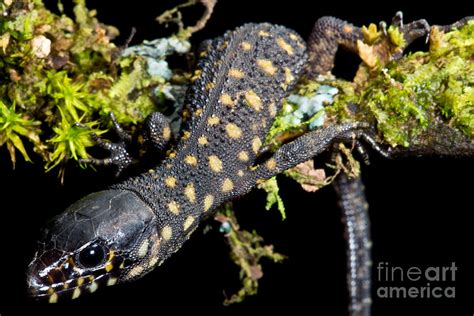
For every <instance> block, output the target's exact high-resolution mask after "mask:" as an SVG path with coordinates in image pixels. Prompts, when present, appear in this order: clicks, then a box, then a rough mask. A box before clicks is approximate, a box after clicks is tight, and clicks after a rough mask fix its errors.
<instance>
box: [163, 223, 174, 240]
mask: <svg viewBox="0 0 474 316" xmlns="http://www.w3.org/2000/svg"><path fill="white" fill-rule="evenodd" d="M172 235H173V229H172V228H171V226H165V227H163V229H162V230H161V236H162V237H163V239H164V240H170V239H171V236H172Z"/></svg>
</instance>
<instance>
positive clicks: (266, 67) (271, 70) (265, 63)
mask: <svg viewBox="0 0 474 316" xmlns="http://www.w3.org/2000/svg"><path fill="white" fill-rule="evenodd" d="M257 65H258V67H260V69H262V70H263V72H265V73H266V74H267V75H269V76H273V75H275V73H276V72H277V69H276V67H275V66H273V63H272V61H271V60H268V59H257Z"/></svg>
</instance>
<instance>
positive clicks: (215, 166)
mask: <svg viewBox="0 0 474 316" xmlns="http://www.w3.org/2000/svg"><path fill="white" fill-rule="evenodd" d="M208 159H209V167H211V170H212V171H214V172H221V171H222V161H221V160H220V159H219V157H217V156H215V155H211V156H209V157H208Z"/></svg>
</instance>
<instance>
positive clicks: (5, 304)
mask: <svg viewBox="0 0 474 316" xmlns="http://www.w3.org/2000/svg"><path fill="white" fill-rule="evenodd" d="M64 2H66V1H64ZM172 3H173V1H155V2H152V1H145V0H135V1H127V2H125V3H122V4H120V3H117V2H114V1H89V6H90V7H92V8H96V9H98V12H99V19H101V20H102V21H104V22H105V23H108V24H111V25H115V26H117V27H119V29H120V30H121V32H122V35H121V37H120V38H119V39H118V40H117V43H118V44H121V43H123V41H124V40H125V38H126V37H127V36H128V33H129V30H130V29H131V27H133V26H134V27H136V28H137V34H136V36H135V38H134V40H133V42H132V44H134V43H139V42H141V41H142V40H143V39H154V38H157V37H159V36H164V35H167V34H169V30H163V28H161V27H160V26H158V24H157V23H156V22H155V21H154V17H155V16H157V15H158V14H159V13H160V12H162V11H163V10H164V9H167V8H170V7H172V6H173V5H172ZM464 3H467V2H464V1H458V2H455V1H450V2H449V3H446V2H443V4H434V3H433V2H431V3H428V2H426V3H421V2H418V3H416V4H415V3H414V1H410V2H405V3H399V2H397V3H394V2H389V1H387V2H381V1H379V2H377V3H375V2H374V3H369V2H366V1H353V2H352V3H350V4H349V3H348V4H345V3H341V2H339V1H324V2H321V1H310V0H306V1H304V0H293V1H285V2H281V3H280V2H276V1H256V0H253V1H248V0H241V1H225V0H221V1H220V2H219V3H218V5H217V6H216V9H215V12H214V15H213V17H212V18H211V20H210V22H209V24H208V25H207V27H206V29H205V30H204V31H202V32H200V33H198V34H196V36H195V37H194V43H195V44H196V43H198V42H199V41H200V40H203V39H206V38H211V37H215V36H218V35H220V34H222V33H223V32H224V31H225V30H227V29H232V28H234V27H236V26H238V25H241V24H242V23H244V22H250V21H254V22H258V21H267V22H271V23H278V24H283V25H286V26H288V27H290V28H293V29H295V30H296V31H298V32H299V33H300V34H301V35H302V36H303V37H307V36H308V34H309V32H310V30H311V28H312V25H313V23H314V21H315V20H316V19H317V18H318V17H320V16H323V15H333V16H338V17H340V18H343V19H345V20H349V21H351V22H353V23H354V24H356V25H362V24H367V23H368V22H377V21H380V20H386V21H389V20H390V19H391V17H392V16H393V14H394V13H395V12H396V11H397V10H402V11H404V13H405V20H406V21H410V20H414V19H419V18H426V19H428V21H429V22H431V23H434V24H448V23H451V22H454V21H456V20H458V19H460V18H462V17H463V16H466V15H469V14H472V10H469V9H468V8H467V7H466V6H467V4H464ZM65 4H66V5H67V3H65ZM197 13H199V12H195V11H193V10H191V11H188V14H189V16H196V14H197ZM416 45H417V46H416V48H417V49H423V48H424V45H423V41H419V42H418V43H416ZM356 62H357V60H356V59H355V58H351V57H350V56H348V55H345V54H338V67H337V69H336V73H337V74H338V75H341V76H345V77H350V75H351V74H352V73H353V71H354V69H355V65H356ZM19 160H20V162H19V163H18V164H17V169H16V170H15V171H12V170H11V165H10V163H9V157H8V155H7V152H6V149H5V148H2V149H1V150H0V183H1V189H0V197H1V202H0V225H1V228H0V244H1V249H0V256H1V257H0V265H1V266H0V286H1V290H0V315H2V316H3V315H19V314H24V313H30V314H31V313H33V312H34V313H35V314H40V315H42V314H46V313H48V314H49V315H56V314H57V315H68V314H71V313H74V312H78V313H79V312H80V313H81V314H84V313H86V314H87V313H92V314H96V313H97V314H99V313H108V314H109V315H117V314H125V313H126V312H125V311H126V310H127V309H131V310H134V311H136V312H137V313H141V312H143V313H145V311H148V312H147V313H151V314H156V315H164V314H168V313H177V314H178V315H179V314H182V313H183V314H184V313H193V314H196V313H197V314H201V313H206V314H210V315H213V314H237V313H239V314H241V313H245V312H249V311H258V312H266V313H268V314H269V313H274V312H279V311H283V310H289V311H291V312H292V314H294V315H303V314H312V315H345V314H346V306H347V293H346V283H345V282H346V279H345V260H346V259H345V244H344V239H343V227H342V225H341V223H340V211H339V209H338V208H337V205H336V196H335V194H334V192H333V190H332V188H331V187H327V188H324V189H322V190H321V191H320V192H317V193H306V192H303V191H302V190H301V189H300V188H299V186H298V185H297V184H295V183H294V182H293V181H291V180H288V179H286V178H283V177H280V178H279V180H280V184H281V192H282V197H283V199H284V201H285V204H286V207H287V215H288V218H287V220H285V221H283V222H282V221H281V220H280V216H279V214H278V212H277V211H270V212H266V211H265V210H264V194H263V193H262V192H259V191H256V192H252V193H250V194H249V195H248V196H246V197H243V198H241V199H239V200H238V201H236V202H235V206H236V210H237V211H238V213H237V214H238V216H239V219H240V221H241V224H242V226H243V227H244V228H246V229H249V230H252V229H257V230H258V231H259V232H260V233H261V234H262V235H263V236H264V237H265V238H266V240H267V241H268V242H269V243H273V244H274V245H275V248H276V249H277V250H278V251H280V252H282V253H284V254H287V255H288V256H289V259H288V260H286V261H285V262H284V263H283V264H271V263H269V262H264V272H265V276H264V278H263V279H262V280H261V282H260V284H261V287H260V289H259V294H258V295H257V296H255V297H250V298H248V299H247V300H246V301H245V302H244V303H242V304H237V305H234V306H231V307H223V306H222V304H221V303H222V300H223V297H224V294H223V293H224V290H226V291H227V292H230V291H232V290H236V289H237V286H238V285H239V283H238V271H237V269H236V268H235V267H234V266H233V264H232V263H231V261H230V259H229V257H228V254H227V251H228V248H227V247H226V246H225V243H224V238H222V236H221V235H220V234H219V233H218V231H217V229H213V230H211V231H210V232H209V233H207V234H205V235H204V234H203V233H202V230H198V231H197V232H196V233H195V234H194V236H193V238H191V240H190V241H189V242H188V243H187V244H185V246H184V247H183V248H182V249H181V250H180V251H179V252H178V253H177V254H175V255H174V256H173V257H172V258H171V259H169V260H168V261H167V262H166V263H165V264H164V265H163V266H161V267H160V268H158V269H156V271H154V272H152V273H150V275H148V276H147V277H145V278H144V279H142V280H139V281H136V282H134V283H131V284H126V285H122V286H116V287H112V288H107V289H106V290H101V291H98V292H97V293H95V294H94V295H90V296H88V297H83V298H81V299H79V300H76V301H73V302H67V303H64V304H56V305H44V304H37V303H35V302H31V301H29V300H27V299H26V297H25V272H24V271H25V267H26V265H27V264H28V261H29V260H30V258H31V256H32V252H33V250H32V245H33V243H34V240H35V238H36V234H37V231H38V230H39V227H40V226H41V225H42V224H43V223H44V222H45V221H46V220H47V219H48V218H50V217H51V216H52V215H53V214H56V213H58V212H60V211H61V210H63V209H64V208H65V207H67V206H68V205H69V204H70V203H72V202H73V201H75V200H76V199H78V198H80V197H81V196H83V195H85V194H87V193H90V192H93V191H96V190H100V189H102V188H104V187H105V186H106V185H108V184H110V183H112V182H113V181H114V179H113V177H112V176H111V175H110V173H107V172H104V171H103V170H101V169H99V172H94V171H91V170H88V171H82V170H80V169H78V168H77V167H75V166H73V165H71V166H70V167H68V169H67V174H66V180H65V184H64V185H63V186H62V185H60V183H59V181H58V179H57V177H56V174H55V171H53V172H51V173H48V174H44V172H43V169H42V167H41V164H40V163H39V162H37V163H36V164H29V163H24V162H23V161H22V159H21V158H20V159H19ZM472 162H473V160H472V159H471V160H469V159H460V160H454V159H433V158H410V159H403V160H398V161H388V160H385V159H382V158H379V157H377V156H376V155H375V154H374V155H372V164H371V165H370V166H368V167H364V168H363V179H364V182H365V185H366V193H367V198H368V201H369V204H370V213H371V219H372V234H373V240H374V248H373V252H374V262H376V263H377V262H380V261H382V262H390V263H391V264H395V265H402V266H405V267H409V266H425V267H426V266H443V265H450V264H451V262H456V265H457V267H458V273H457V275H456V277H457V278H456V282H454V283H453V284H451V283H449V284H451V285H454V286H455V287H456V298H455V299H411V300H408V299H399V300H396V299H391V300H389V299H377V298H375V301H374V306H373V315H375V316H379V315H399V314H404V315H419V314H423V315H472V314H473V313H474V305H473V304H472V298H473V297H474V288H473V283H472V281H473V280H474V278H473V274H474V273H473V270H472V269H473V263H474V260H473V259H472V258H471V252H472V220H473V214H472V212H473V211H474V207H473V205H472V194H473V190H472V179H473V176H474V168H473V164H472ZM207 224H210V225H212V226H213V227H214V228H216V227H217V224H215V223H212V222H209V223H207ZM203 226H204V225H203ZM377 285H378V284H377V283H375V286H377ZM443 285H444V284H443Z"/></svg>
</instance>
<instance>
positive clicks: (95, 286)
mask: <svg viewBox="0 0 474 316" xmlns="http://www.w3.org/2000/svg"><path fill="white" fill-rule="evenodd" d="M98 288H99V285H98V284H97V282H92V283H91V285H89V292H91V293H94V292H95V291H97V289H98Z"/></svg>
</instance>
